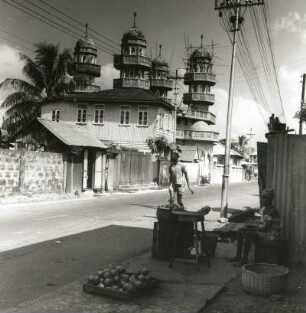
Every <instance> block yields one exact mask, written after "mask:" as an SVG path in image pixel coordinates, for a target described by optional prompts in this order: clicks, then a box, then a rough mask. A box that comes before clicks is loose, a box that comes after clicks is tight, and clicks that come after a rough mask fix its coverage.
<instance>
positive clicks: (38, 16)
mask: <svg viewBox="0 0 306 313" xmlns="http://www.w3.org/2000/svg"><path fill="white" fill-rule="evenodd" d="M2 1H3V2H4V3H6V4H8V5H10V6H12V7H14V8H16V9H17V10H19V11H21V12H23V13H25V14H27V15H29V16H31V17H33V18H35V19H37V20H39V21H41V22H43V23H45V24H47V25H49V26H51V27H53V28H55V29H57V30H59V31H60V32H62V33H65V34H66V35H68V36H70V37H73V38H75V39H77V40H79V39H80V35H79V34H77V33H75V32H73V31H71V30H70V29H67V28H66V27H65V26H63V25H60V24H58V23H56V22H54V21H52V20H50V19H49V18H47V17H46V16H44V15H42V14H39V13H37V12H35V11H34V10H31V9H29V8H28V7H26V6H24V5H22V4H20V3H18V2H16V1H15V0H11V1H13V2H15V3H17V4H18V5H19V6H17V5H15V4H13V3H11V2H9V1H8V0H2ZM22 7H23V8H24V9H23V8H22ZM31 12H32V13H31ZM48 21H50V22H48ZM97 48H98V49H99V50H100V51H103V52H105V53H107V54H111V55H112V54H113V51H109V50H108V49H106V48H103V47H101V46H100V45H97Z"/></svg>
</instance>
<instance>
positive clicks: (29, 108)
mask: <svg viewBox="0 0 306 313" xmlns="http://www.w3.org/2000/svg"><path fill="white" fill-rule="evenodd" d="M40 106H41V102H37V101H33V100H31V99H27V100H25V101H22V102H19V103H18V105H15V106H12V107H10V108H8V109H7V110H6V111H5V113H4V115H5V116H6V115H7V116H9V115H11V114H12V115H13V114H15V113H16V112H20V113H22V114H24V115H28V114H30V115H31V114H32V112H33V111H34V110H36V109H37V108H38V107H40Z"/></svg>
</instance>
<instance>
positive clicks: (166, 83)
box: [151, 78, 173, 90]
mask: <svg viewBox="0 0 306 313" xmlns="http://www.w3.org/2000/svg"><path fill="white" fill-rule="evenodd" d="M151 87H162V88H166V89H169V90H171V89H172V88H173V81H172V80H169V79H158V78H152V80H151Z"/></svg>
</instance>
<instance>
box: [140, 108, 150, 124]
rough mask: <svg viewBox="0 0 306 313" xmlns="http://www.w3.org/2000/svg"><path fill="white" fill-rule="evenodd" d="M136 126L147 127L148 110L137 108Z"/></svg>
mask: <svg viewBox="0 0 306 313" xmlns="http://www.w3.org/2000/svg"><path fill="white" fill-rule="evenodd" d="M138 125H142V126H147V125H148V108H147V107H141V106H140V107H139V108H138Z"/></svg>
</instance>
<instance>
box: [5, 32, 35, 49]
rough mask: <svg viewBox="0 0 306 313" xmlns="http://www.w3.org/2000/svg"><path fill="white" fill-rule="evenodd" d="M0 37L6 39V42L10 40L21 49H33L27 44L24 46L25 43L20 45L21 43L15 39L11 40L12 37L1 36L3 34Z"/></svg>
mask: <svg viewBox="0 0 306 313" xmlns="http://www.w3.org/2000/svg"><path fill="white" fill-rule="evenodd" d="M0 38H1V39H3V40H5V41H8V42H10V43H13V44H14V45H16V46H17V47H18V48H19V47H22V48H23V49H26V50H29V51H31V52H33V49H32V48H29V47H27V46H25V45H22V44H20V43H19V42H17V41H15V40H12V39H9V38H6V37H3V36H1V35H0Z"/></svg>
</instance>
